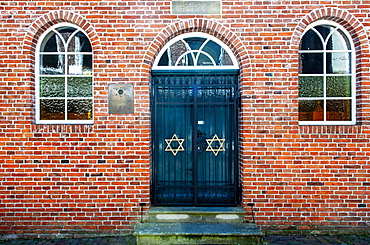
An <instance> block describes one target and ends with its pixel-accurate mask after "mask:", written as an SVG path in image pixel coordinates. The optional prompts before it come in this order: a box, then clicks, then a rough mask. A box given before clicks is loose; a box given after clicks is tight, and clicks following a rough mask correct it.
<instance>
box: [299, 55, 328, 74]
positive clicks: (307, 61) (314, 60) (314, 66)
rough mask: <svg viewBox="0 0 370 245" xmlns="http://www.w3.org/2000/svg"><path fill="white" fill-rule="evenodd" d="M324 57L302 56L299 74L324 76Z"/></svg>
mask: <svg viewBox="0 0 370 245" xmlns="http://www.w3.org/2000/svg"><path fill="white" fill-rule="evenodd" d="M323 57H324V54H323V53H309V54H300V62H299V73H300V74H323V73H324V58H323Z"/></svg>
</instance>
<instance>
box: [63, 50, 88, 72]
mask: <svg viewBox="0 0 370 245" xmlns="http://www.w3.org/2000/svg"><path fill="white" fill-rule="evenodd" d="M68 74H70V75H82V74H83V75H91V74H92V56H91V55H83V54H73V55H68Z"/></svg>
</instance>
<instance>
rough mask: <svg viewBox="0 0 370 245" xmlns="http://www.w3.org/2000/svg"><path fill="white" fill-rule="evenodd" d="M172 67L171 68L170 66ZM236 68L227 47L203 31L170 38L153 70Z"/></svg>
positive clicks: (236, 65)
mask: <svg viewBox="0 0 370 245" xmlns="http://www.w3.org/2000/svg"><path fill="white" fill-rule="evenodd" d="M171 67H172V68H171ZM168 69H176V70H190V69H194V70H204V69H212V70H220V69H227V70H229V69H235V70H238V69H239V66H238V62H237V60H236V59H235V56H234V55H233V54H232V52H231V50H230V48H229V47H227V46H226V45H225V44H224V43H222V42H221V41H220V40H218V39H217V38H215V37H213V36H211V35H208V34H205V33H198V32H197V33H188V34H183V35H181V36H178V37H177V38H174V39H172V40H171V41H170V42H168V43H167V44H166V46H165V47H164V48H163V49H162V51H161V52H160V53H159V55H158V58H157V59H156V61H155V62H154V66H153V70H154V71H155V70H168Z"/></svg>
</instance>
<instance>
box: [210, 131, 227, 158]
mask: <svg viewBox="0 0 370 245" xmlns="http://www.w3.org/2000/svg"><path fill="white" fill-rule="evenodd" d="M206 141H207V144H208V147H207V149H206V151H212V152H213V154H215V156H217V155H218V153H219V152H220V151H225V147H224V142H225V139H220V138H218V136H217V134H215V135H214V136H213V138H212V139H206ZM213 142H218V143H219V144H220V146H219V147H218V148H217V149H215V148H213V147H212V144H213Z"/></svg>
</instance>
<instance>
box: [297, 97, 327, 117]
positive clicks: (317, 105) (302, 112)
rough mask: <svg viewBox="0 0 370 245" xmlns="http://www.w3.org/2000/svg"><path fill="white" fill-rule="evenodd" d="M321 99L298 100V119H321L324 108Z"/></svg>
mask: <svg viewBox="0 0 370 245" xmlns="http://www.w3.org/2000/svg"><path fill="white" fill-rule="evenodd" d="M323 103H324V101H323V100H300V101H299V120H300V121H323V120H324V109H323V106H322V105H323Z"/></svg>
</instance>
